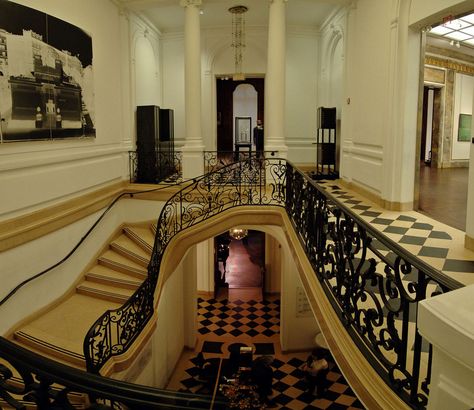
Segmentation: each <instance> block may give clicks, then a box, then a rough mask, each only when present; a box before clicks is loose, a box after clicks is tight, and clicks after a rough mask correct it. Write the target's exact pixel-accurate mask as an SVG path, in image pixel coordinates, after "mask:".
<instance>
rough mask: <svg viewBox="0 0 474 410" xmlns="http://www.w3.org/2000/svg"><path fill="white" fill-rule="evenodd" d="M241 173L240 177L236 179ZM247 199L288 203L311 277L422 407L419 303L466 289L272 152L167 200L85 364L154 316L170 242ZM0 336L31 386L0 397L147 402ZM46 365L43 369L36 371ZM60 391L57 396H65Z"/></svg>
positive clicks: (427, 353)
mask: <svg viewBox="0 0 474 410" xmlns="http://www.w3.org/2000/svg"><path fill="white" fill-rule="evenodd" d="M239 173H240V175H241V176H242V177H241V178H240V179H239V178H236V175H238V174H239ZM248 175H251V176H252V177H248ZM255 176H258V177H255ZM247 205H252V206H258V205H261V206H267V205H273V206H275V205H277V206H282V207H284V208H285V210H286V213H287V214H288V216H289V218H290V220H291V221H292V224H293V227H294V229H295V231H296V232H297V234H298V236H299V239H300V242H301V245H302V246H303V248H304V250H305V252H306V256H307V258H308V260H309V261H310V262H311V264H312V267H313V270H314V274H315V275H316V277H317V279H318V280H319V281H320V283H321V285H322V287H323V289H324V291H325V293H326V295H327V297H328V300H329V301H330V302H331V304H332V306H333V308H334V310H335V312H337V314H338V316H339V318H340V320H341V322H342V323H343V325H344V326H345V328H346V329H347V331H348V333H349V334H350V336H351V337H352V339H353V341H354V343H355V344H356V345H357V346H358V347H359V349H360V350H361V352H362V353H363V354H364V355H365V357H366V358H367V360H368V361H369V362H370V363H371V365H372V366H373V368H374V369H375V370H376V371H377V372H378V374H379V375H380V377H381V378H382V379H383V380H385V382H386V383H387V384H388V385H390V386H391V388H392V389H393V390H394V391H395V392H396V393H397V394H398V395H399V396H400V397H401V398H402V399H403V400H405V401H406V403H408V404H409V405H410V406H411V407H413V408H424V406H425V405H426V403H427V395H428V388H429V382H430V372H431V347H430V345H429V344H428V343H427V342H426V341H424V340H422V337H421V335H420V334H419V333H418V331H417V325H416V310H417V305H418V302H419V301H421V300H423V299H424V298H426V297H428V296H432V295H434V294H438V293H442V292H447V291H449V290H452V289H456V288H459V287H461V286H462V285H461V284H460V283H458V282H456V281H454V280H452V279H450V278H449V277H447V276H445V275H443V274H442V273H441V272H439V271H437V270H435V269H433V268H432V267H431V266H429V265H427V264H426V263H424V262H423V261H421V260H420V259H418V258H416V257H415V256H413V255H411V254H409V253H408V252H407V251H406V250H404V249H403V248H401V247H400V246H399V245H398V244H397V243H395V242H393V241H391V240H390V239H388V238H387V237H386V236H385V235H383V234H382V233H380V232H378V231H377V230H375V229H374V228H373V227H372V226H371V225H370V224H368V223H367V222H365V221H364V220H363V219H362V218H360V217H359V216H358V215H356V214H355V213H354V212H353V211H352V210H350V209H349V208H347V207H346V206H344V205H343V204H341V203H339V202H338V201H337V199H336V198H335V197H334V196H332V195H331V194H330V193H328V192H327V190H325V189H323V188H321V187H320V186H319V185H317V184H316V183H315V182H313V181H312V180H311V179H310V178H308V177H307V176H306V175H305V174H303V173H301V172H300V171H299V170H297V169H296V168H294V167H293V165H292V164H291V163H289V162H286V161H285V160H282V159H278V158H255V157H251V158H249V159H247V160H245V161H241V162H239V163H235V164H230V165H226V166H224V167H223V168H221V169H218V170H217V171H214V172H212V173H210V174H207V175H205V176H203V177H201V178H197V179H195V180H193V181H191V182H189V183H188V184H187V185H186V186H185V187H184V188H183V189H182V190H181V191H179V192H177V193H176V194H175V195H174V196H173V197H172V198H170V200H169V201H168V202H167V203H166V204H165V206H164V208H163V210H162V212H161V214H160V217H159V219H158V225H157V233H156V240H155V244H154V249H153V253H152V257H151V261H150V265H149V267H148V278H147V279H146V280H145V282H144V283H143V284H142V286H141V287H140V288H139V289H138V290H137V291H136V292H135V294H134V295H132V297H131V298H130V299H129V301H128V302H127V303H126V304H125V305H124V306H122V307H121V308H119V309H117V310H114V311H108V312H106V313H105V314H104V315H103V316H102V317H101V318H99V319H98V320H97V321H96V323H95V324H94V325H93V327H92V328H91V330H90V331H89V332H88V334H87V336H86V339H85V341H84V353H85V357H86V362H87V368H88V370H89V371H91V372H93V373H98V371H99V370H100V368H101V367H102V366H103V365H104V364H105V363H106V362H107V360H109V359H110V358H111V357H112V356H114V355H118V354H121V353H123V352H125V351H126V350H127V349H128V348H129V347H130V346H131V345H132V343H133V341H134V340H135V339H136V337H137V336H138V335H139V334H140V332H141V331H142V330H143V328H144V327H145V325H146V323H147V321H148V320H149V319H150V318H151V316H152V314H153V309H154V305H155V303H154V301H153V294H154V290H155V287H156V284H157V281H158V277H159V272H160V264H161V261H162V258H163V255H164V252H165V250H166V247H167V245H168V244H169V242H170V240H171V239H172V238H173V237H174V236H175V235H176V234H177V233H178V232H180V231H182V230H184V229H187V228H189V227H191V226H194V225H196V224H198V223H201V222H203V221H206V220H208V219H209V218H212V217H213V216H215V215H217V214H219V213H221V212H223V211H224V210H226V209H229V208H232V207H235V206H247ZM0 342H1V343H0V347H1V348H0V357H1V358H2V359H3V360H5V361H6V362H7V363H9V364H11V366H12V367H13V368H16V369H17V370H18V372H19V373H20V374H22V375H23V376H22V377H23V380H24V383H23V385H28V389H26V388H22V389H20V390H18V389H17V388H16V387H15V388H14V387H11V385H8V384H7V385H5V383H0V395H1V396H2V397H4V398H5V397H7V398H8V397H13V396H12V394H13V393H15V394H18V395H20V396H21V395H23V396H24V397H25V396H28V398H31V399H33V400H34V401H36V402H37V403H39V401H40V400H45V401H44V402H46V401H48V403H51V402H52V401H51V400H53V393H52V392H51V391H52V389H49V387H50V386H51V384H52V383H57V384H59V385H61V386H65V387H66V388H67V390H65V391H67V392H84V393H87V394H89V396H90V397H91V400H92V401H93V402H95V401H97V400H96V398H102V399H104V400H109V402H113V403H122V404H124V405H126V406H128V407H129V408H144V409H146V408H148V407H146V405H144V406H143V407H137V406H136V404H135V403H129V402H128V401H127V399H128V397H129V396H128V394H129V391H128V390H127V389H129V388H131V387H130V386H129V385H126V384H122V383H120V382H116V381H112V380H108V379H102V378H100V377H99V376H95V377H92V378H91V379H90V380H91V383H90V384H87V385H83V384H80V385H79V384H76V383H75V378H76V376H77V377H81V378H88V377H90V376H87V375H85V373H83V372H79V371H76V370H72V369H65V368H64V366H62V367H60V368H56V367H55V366H56V365H55V364H51V362H50V361H45V363H47V366H46V367H45V366H42V362H39V361H38V360H39V359H38V358H37V357H36V356H35V355H32V354H31V353H29V352H27V351H24V350H23V349H20V348H19V347H16V346H13V345H11V344H10V343H9V342H7V341H5V340H4V339H0ZM42 360H45V359H42ZM43 370H48V373H42V372H43ZM78 372H79V373H78ZM0 375H2V377H3V380H7V381H9V380H10V379H11V373H9V369H8V368H7V367H5V366H3V367H1V366H0ZM79 375H80V376H79ZM81 380H82V379H81ZM5 386H6V387H5ZM15 389H17V390H15ZM60 392H62V393H54V394H55V395H56V396H58V397H65V396H66V393H65V392H63V391H62V390H61V391H60ZM109 392H112V393H113V394H112V393H111V394H109ZM134 392H135V393H134V394H133V399H137V400H139V395H140V394H141V393H138V392H142V393H143V394H144V400H145V399H147V397H148V396H147V394H152V395H154V399H157V400H161V398H162V399H163V400H167V399H168V396H166V393H164V392H161V391H159V390H153V389H151V390H146V389H145V390H143V389H141V390H140V389H136V390H134ZM31 393H34V395H33V394H31ZM42 395H43V396H42ZM176 395H177V396H179V397H178V398H177V399H176V400H178V401H179V400H181V399H182V401H181V402H179V403H181V404H177V406H178V408H179V405H182V406H183V408H185V407H186V406H185V405H184V404H183V403H185V400H186V398H185V397H181V396H180V395H179V394H178V393H176ZM198 399H199V398H198ZM94 400H95V401H94ZM150 400H151V399H150ZM109 402H106V403H109ZM147 403H148V402H147ZM114 406H115V404H114ZM38 407H39V408H50V407H44V406H43V407H40V406H38ZM196 407H199V406H196ZM114 408H120V407H117V406H115V407H114ZM154 408H159V407H154ZM168 408H172V407H168ZM215 408H216V407H215Z"/></svg>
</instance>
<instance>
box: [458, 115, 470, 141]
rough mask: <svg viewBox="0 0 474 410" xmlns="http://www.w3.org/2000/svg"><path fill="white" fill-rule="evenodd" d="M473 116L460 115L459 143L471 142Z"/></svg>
mask: <svg viewBox="0 0 474 410" xmlns="http://www.w3.org/2000/svg"><path fill="white" fill-rule="evenodd" d="M471 124H472V115H471V114H459V128H458V141H470V140H471Z"/></svg>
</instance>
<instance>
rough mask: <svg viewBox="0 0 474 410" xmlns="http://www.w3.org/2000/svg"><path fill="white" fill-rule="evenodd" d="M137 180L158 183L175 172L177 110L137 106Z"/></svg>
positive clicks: (154, 106) (153, 106)
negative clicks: (175, 114) (174, 112)
mask: <svg viewBox="0 0 474 410" xmlns="http://www.w3.org/2000/svg"><path fill="white" fill-rule="evenodd" d="M137 156H138V164H137V182H139V183H151V184H155V183H158V182H160V181H163V180H165V179H167V178H169V177H170V176H171V175H172V174H174V173H175V171H176V170H175V167H174V119H173V110H170V109H160V107H158V106H156V105H141V106H138V107H137Z"/></svg>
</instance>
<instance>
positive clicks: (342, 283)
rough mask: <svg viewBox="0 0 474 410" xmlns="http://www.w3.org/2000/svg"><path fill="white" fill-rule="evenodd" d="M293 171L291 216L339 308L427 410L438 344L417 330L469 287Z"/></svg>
mask: <svg viewBox="0 0 474 410" xmlns="http://www.w3.org/2000/svg"><path fill="white" fill-rule="evenodd" d="M287 167H288V173H287V181H286V183H287V185H286V188H287V189H286V205H285V207H286V211H287V213H288V215H289V217H290V219H291V220H292V222H293V225H294V228H295V230H296V231H297V232H298V235H299V238H300V241H301V244H302V245H303V247H304V249H305V251H306V255H307V257H308V259H309V260H310V262H311V264H312V266H313V269H314V271H315V273H316V275H317V278H318V279H319V281H320V282H321V284H322V285H323V289H324V290H325V292H326V295H327V297H328V299H329V301H330V302H331V303H332V306H333V308H334V310H335V311H336V312H337V314H338V315H339V318H340V320H341V322H342V323H343V324H344V326H345V327H346V329H347V330H348V332H349V333H350V335H351V337H352V339H353V340H354V342H355V343H356V344H357V346H358V347H359V349H360V350H361V351H362V352H363V354H364V356H365V357H366V358H367V359H368V360H369V362H370V363H371V365H372V366H373V367H374V369H375V370H376V371H377V372H378V374H379V375H380V376H381V377H382V378H383V379H384V380H385V381H386V382H387V383H388V384H389V385H390V386H391V387H392V389H393V390H394V391H396V392H397V393H398V395H399V396H400V397H401V398H402V399H403V400H404V401H405V402H407V403H408V404H410V405H411V406H412V407H414V408H422V407H424V406H425V405H426V403H427V394H428V385H429V383H430V374H431V346H430V345H429V344H428V342H426V341H423V340H422V337H421V335H420V334H419V333H418V331H417V326H416V311H417V304H418V302H419V301H421V300H423V299H425V298H426V297H427V296H433V295H436V294H439V293H443V292H447V291H449V290H453V289H456V288H459V287H461V286H462V285H461V284H460V283H458V282H457V281H455V280H453V279H451V278H449V277H447V276H446V275H443V274H442V273H441V272H439V271H436V270H435V269H433V268H432V267H431V266H429V265H427V264H426V263H424V262H423V261H421V260H420V259H418V258H416V257H414V256H413V255H411V254H409V253H408V252H407V251H406V250H404V249H403V248H401V247H400V246H399V245H398V244H396V243H395V242H393V241H391V240H389V239H388V238H387V237H385V236H384V235H383V234H381V233H379V232H378V231H377V230H375V229H374V228H373V227H372V226H371V225H369V224H368V223H367V222H365V221H364V220H363V219H362V218H361V217H359V216H358V215H356V214H354V213H353V212H352V211H351V210H350V209H349V208H347V207H345V206H344V205H342V204H341V203H339V202H338V201H337V200H336V199H335V198H334V197H333V196H332V195H331V194H329V193H328V192H327V191H326V190H324V189H323V188H321V187H320V186H318V185H316V184H315V183H314V182H313V181H311V180H310V179H309V178H307V176H305V175H304V174H302V173H301V172H300V171H298V170H296V169H295V168H293V167H292V165H291V164H287Z"/></svg>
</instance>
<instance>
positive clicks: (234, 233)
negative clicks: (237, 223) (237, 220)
mask: <svg viewBox="0 0 474 410" xmlns="http://www.w3.org/2000/svg"><path fill="white" fill-rule="evenodd" d="M248 233H249V231H248V230H247V229H242V228H232V229H230V230H229V236H230V237H231V238H232V239H236V240H238V241H240V240H241V239H244V238H245V237H246V236H247V235H248Z"/></svg>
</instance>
